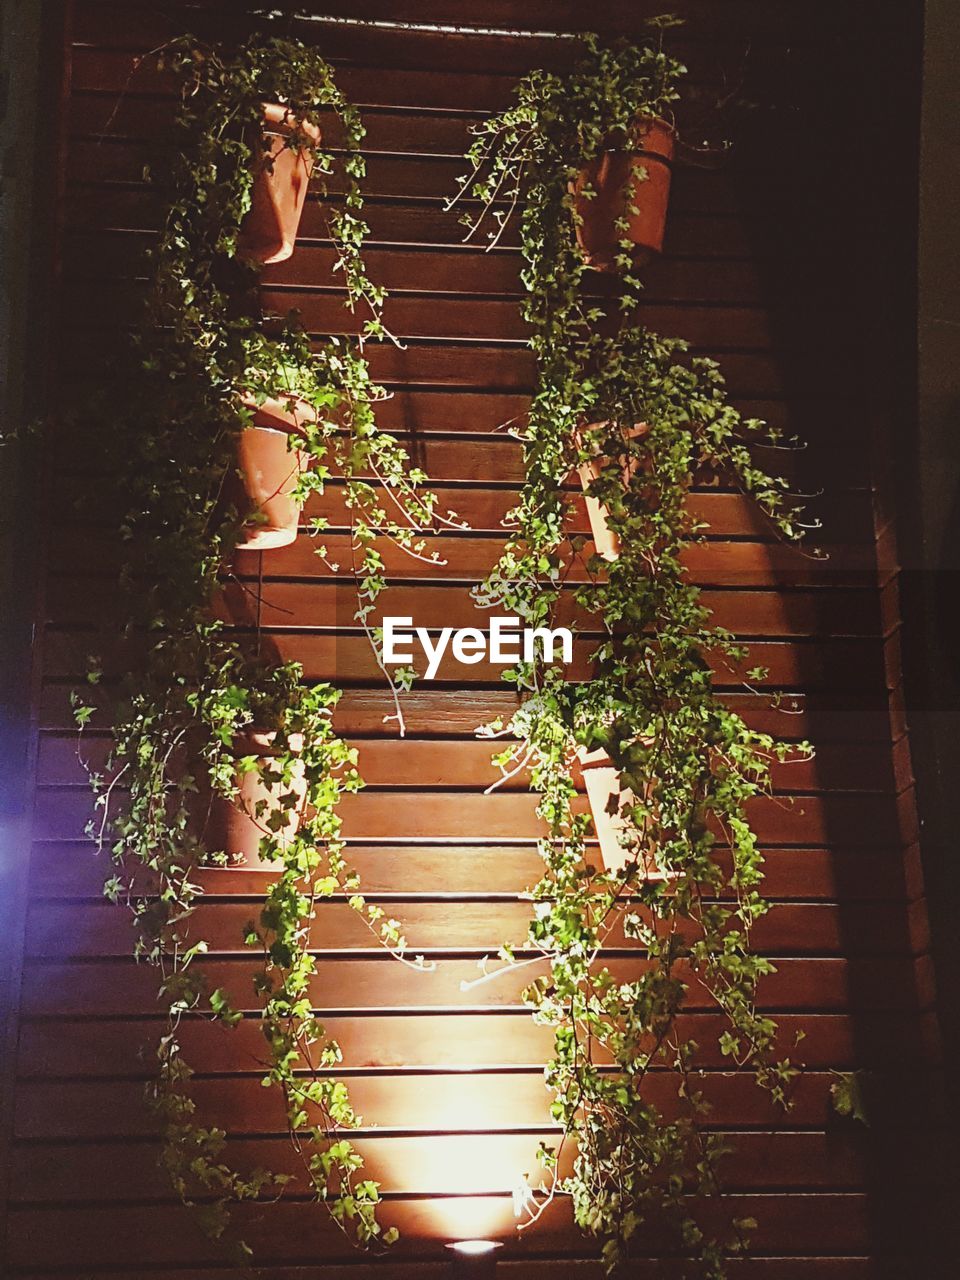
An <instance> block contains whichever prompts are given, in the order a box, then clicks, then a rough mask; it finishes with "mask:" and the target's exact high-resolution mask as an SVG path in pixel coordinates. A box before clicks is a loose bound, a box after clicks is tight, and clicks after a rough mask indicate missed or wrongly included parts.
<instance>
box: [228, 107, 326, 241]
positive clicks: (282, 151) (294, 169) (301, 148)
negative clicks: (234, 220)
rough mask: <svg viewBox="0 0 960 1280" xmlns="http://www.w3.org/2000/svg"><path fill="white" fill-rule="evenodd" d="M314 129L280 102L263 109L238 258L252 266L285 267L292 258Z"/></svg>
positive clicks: (311, 162)
mask: <svg viewBox="0 0 960 1280" xmlns="http://www.w3.org/2000/svg"><path fill="white" fill-rule="evenodd" d="M320 138H321V132H320V128H319V126H318V125H316V124H314V123H313V122H312V121H310V120H307V119H305V118H303V117H300V118H298V117H296V116H295V115H294V113H293V112H292V111H291V109H290V107H288V106H286V105H284V104H283V103H280V102H265V103H264V104H263V126H262V131H261V135H260V145H259V148H258V149H257V150H256V151H255V154H254V159H253V165H252V171H253V185H252V187H251V190H250V210H249V212H248V213H247V215H246V217H245V218H244V220H243V222H242V224H241V226H240V235H239V239H238V241H237V253H238V255H239V256H240V257H241V258H246V259H247V260H248V261H251V262H263V263H270V262H284V261H285V260H286V259H287V258H289V257H290V256H291V254H292V253H293V248H294V245H295V243H296V239H297V231H298V229H299V227H300V218H301V217H302V215H303V206H304V204H305V202H306V199H307V190H308V188H309V186H310V175H311V173H312V172H313V166H314V162H315V160H316V155H317V151H318V149H319V146H320Z"/></svg>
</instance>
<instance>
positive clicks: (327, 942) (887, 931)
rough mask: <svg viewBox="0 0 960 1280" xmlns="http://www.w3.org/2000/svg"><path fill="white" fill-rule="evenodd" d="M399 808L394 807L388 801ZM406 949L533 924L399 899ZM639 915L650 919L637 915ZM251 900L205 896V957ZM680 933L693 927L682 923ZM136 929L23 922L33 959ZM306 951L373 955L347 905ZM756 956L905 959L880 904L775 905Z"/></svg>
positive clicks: (89, 916)
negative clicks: (217, 899)
mask: <svg viewBox="0 0 960 1280" xmlns="http://www.w3.org/2000/svg"><path fill="white" fill-rule="evenodd" d="M394 803H396V802H394ZM390 912H391V914H393V915H395V916H396V917H397V919H398V920H399V922H400V924H401V926H402V928H403V932H404V934H405V936H406V938H407V941H408V944H409V947H410V949H411V952H412V953H413V952H421V951H431V952H432V951H442V952H450V951H453V952H472V953H474V954H478V955H480V954H485V953H488V952H489V953H490V954H493V955H495V954H496V952H497V950H498V948H499V947H500V946H501V945H502V944H503V943H504V942H509V943H510V944H511V945H512V946H513V947H522V946H523V943H524V941H525V938H526V934H527V925H528V921H529V919H530V914H531V912H530V905H529V903H527V902H522V901H521V902H499V901H497V902H472V901H459V902H458V901H450V902H436V903H423V902H405V903H395V904H393V905H391V908H390ZM638 914H639V915H640V917H641V918H649V917H648V913H646V912H645V911H644V910H642V909H638ZM258 915H259V907H258V905H257V901H256V900H252V901H247V902H244V901H242V900H240V901H236V900H228V901H226V902H214V901H213V900H212V899H210V898H206V899H204V900H203V901H202V902H201V904H200V905H199V906H198V907H197V909H196V912H195V914H194V916H193V917H192V920H191V929H190V933H191V937H196V938H204V939H205V940H206V941H207V942H208V944H209V949H210V952H211V953H213V952H227V953H233V954H238V955H242V954H244V953H249V950H248V948H247V947H246V945H245V943H244V938H245V934H246V926H247V924H248V923H249V922H250V921H256V919H257V918H258ZM680 932H681V935H682V936H685V937H693V936H696V932H697V931H696V929H694V928H693V927H684V926H683V924H681V925H680ZM134 936H135V934H134V929H133V926H132V922H131V919H130V917H129V916H128V914H127V913H126V912H125V911H124V910H123V909H122V908H120V907H117V906H114V905H113V904H112V903H85V904H82V905H81V904H69V905H65V904H62V903H59V902H42V903H36V904H35V905H34V906H32V907H31V909H30V912H29V914H28V920H27V933H26V943H25V946H26V954H27V955H28V956H29V957H32V958H41V957H42V958H67V957H103V956H117V957H122V956H127V955H129V954H130V951H131V946H132V941H133V938H134ZM308 936H309V943H310V946H311V947H313V948H316V949H317V950H322V951H323V952H325V953H326V952H332V951H340V950H343V951H351V950H352V951H375V950H376V949H377V940H376V937H375V936H374V935H373V934H372V933H371V931H370V929H369V927H368V926H367V925H366V924H365V922H364V921H363V920H362V919H361V918H360V916H359V915H358V914H357V913H356V912H355V911H353V910H352V909H351V908H350V907H349V906H348V905H347V904H346V902H345V901H336V900H333V901H327V902H323V903H321V904H319V905H318V906H317V909H316V917H315V920H314V922H313V925H312V927H311V929H310V932H309V935H308ZM753 942H754V945H755V946H756V948H757V949H758V950H759V951H763V952H771V953H773V954H778V953H779V954H783V953H786V954H787V955H797V954H814V955H824V954H837V953H838V952H840V953H842V954H846V955H851V954H861V955H863V954H875V953H878V952H879V953H885V954H891V953H896V952H900V953H901V954H908V937H907V928H906V922H905V920H904V918H903V912H902V911H899V910H898V909H897V907H896V905H891V904H886V903H869V904H850V905H849V906H847V905H844V906H843V907H837V906H834V905H832V904H824V903H785V904H780V905H774V906H772V907H771V908H770V910H769V912H768V913H767V914H766V915H765V916H763V917H762V918H761V920H759V921H758V922H757V924H756V925H755V926H754V933H753ZM606 943H607V945H608V946H610V947H626V948H628V949H630V948H633V949H637V948H638V946H639V944H638V943H637V942H636V941H634V940H632V939H628V938H625V937H624V935H623V931H622V927H621V925H620V923H619V922H617V921H613V922H612V924H611V929H610V932H609V933H608V934H607V936H606Z"/></svg>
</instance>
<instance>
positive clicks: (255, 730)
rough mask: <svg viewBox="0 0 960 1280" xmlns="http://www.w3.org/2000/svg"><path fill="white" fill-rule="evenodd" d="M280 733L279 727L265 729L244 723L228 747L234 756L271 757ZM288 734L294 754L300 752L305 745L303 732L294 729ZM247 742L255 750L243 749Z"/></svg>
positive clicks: (288, 740)
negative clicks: (271, 748) (272, 747)
mask: <svg viewBox="0 0 960 1280" xmlns="http://www.w3.org/2000/svg"><path fill="white" fill-rule="evenodd" d="M278 733H280V730H279V729H264V728H261V727H259V726H257V725H255V724H250V725H244V727H243V728H242V729H238V730H237V732H236V734H235V735H234V739H233V742H232V743H231V744H230V746H229V747H227V748H226V749H227V751H228V752H229V753H230V755H232V756H263V757H264V758H269V757H271V756H272V755H275V754H276V753H275V752H271V750H270V747H271V746H272V744H273V742H274V741H275V740H276V737H277V734H278ZM286 736H287V742H288V743H289V746H290V750H291V752H292V754H294V755H297V754H299V753H300V752H301V751H302V750H303V746H304V736H303V733H302V732H298V731H294V732H292V733H288V734H287V735H286ZM247 743H249V744H251V745H252V746H253V747H255V748H256V749H255V750H253V751H244V750H242V747H243V746H244V745H245V744H247Z"/></svg>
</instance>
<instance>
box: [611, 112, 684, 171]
mask: <svg viewBox="0 0 960 1280" xmlns="http://www.w3.org/2000/svg"><path fill="white" fill-rule="evenodd" d="M642 119H643V121H645V122H646V129H645V131H644V135H643V141H646V139H647V136H648V135H649V134H650V133H652V132H653V130H654V128H655V127H656V126H657V125H662V126H663V128H664V129H665V130H666V132H667V133H668V134H669V136H670V153H669V154H668V155H664V153H663V152H662V151H653V150H650V149H649V148H647V147H643V146H633V145H631V146H623V147H601V148H600V150H599V151H598V152H597V155H596V156H594V159H596V158H597V156H602V155H609V156H617V155H628V156H652V157H653V159H654V160H661V161H662V162H663V163H664V164H665V165H668V166H672V165H673V163H674V146H675V144H676V142H677V139H678V137H679V135H678V133H677V126H676V125H675V124H671V123H670V121H669V120H667V119H665V118H664V117H663V116H643V117H642ZM637 123H638V124H639V120H638V121H637ZM631 141H632V139H631Z"/></svg>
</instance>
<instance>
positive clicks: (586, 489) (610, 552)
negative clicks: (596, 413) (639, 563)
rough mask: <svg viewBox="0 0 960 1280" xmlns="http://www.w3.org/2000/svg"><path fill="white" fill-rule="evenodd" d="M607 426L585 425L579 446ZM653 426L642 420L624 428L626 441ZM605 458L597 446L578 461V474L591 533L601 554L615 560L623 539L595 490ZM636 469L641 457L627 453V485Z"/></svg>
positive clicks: (624, 463)
mask: <svg viewBox="0 0 960 1280" xmlns="http://www.w3.org/2000/svg"><path fill="white" fill-rule="evenodd" d="M606 425H607V424H606V423H605V422H592V423H590V424H589V425H588V426H586V427H584V428H583V431H582V432H577V436H576V443H577V445H578V447H580V448H582V447H583V440H584V438H589V436H590V433H592V432H596V431H599V430H602V429H603V428H604V427H605V426H606ZM649 429H650V428H649V427H648V426H647V425H646V423H643V422H638V423H637V425H636V426H634V427H630V428H629V429H627V430H626V431H624V432H623V436H624V439H625V440H636V439H637V438H638V437H640V436H644V435H646V434H647V432H648V431H649ZM604 461H605V460H604V458H603V456H602V455H601V453H600V451H599V448H598V447H597V448H596V449H595V452H594V456H593V457H590V458H587V459H585V461H583V462H581V463H579V464H578V466H577V475H578V476H579V477H580V484H581V485H582V486H583V493H584V500H585V502H586V506H587V517H588V519H589V521H590V532H591V534H592V535H593V542H594V546H595V547H596V549H597V555H598V556H602V557H603V559H604V560H611V561H612V560H616V559H618V558H619V555H620V539H619V538H618V537H617V535H616V533H615V532H614V531H613V530H612V529H611V528H610V513H609V511H608V510H607V508H606V505H605V504H604V503H603V502H601V501H600V499H599V498H597V497H596V496H595V495H594V494H593V493H592V492H591V490H592V489H593V487H594V485H595V484H596V482H597V481H598V480H599V479H600V476H601V473H602V471H603V468H604ZM636 470H637V459H636V458H635V457H633V456H632V455H631V454H629V453H627V452H624V453H623V455H622V457H621V476H622V479H623V484H624V487H625V488H626V487H627V486H628V485H629V484H630V481H631V479H632V478H633V476H634V475H635V474H636Z"/></svg>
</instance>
